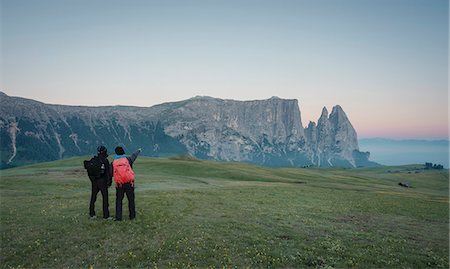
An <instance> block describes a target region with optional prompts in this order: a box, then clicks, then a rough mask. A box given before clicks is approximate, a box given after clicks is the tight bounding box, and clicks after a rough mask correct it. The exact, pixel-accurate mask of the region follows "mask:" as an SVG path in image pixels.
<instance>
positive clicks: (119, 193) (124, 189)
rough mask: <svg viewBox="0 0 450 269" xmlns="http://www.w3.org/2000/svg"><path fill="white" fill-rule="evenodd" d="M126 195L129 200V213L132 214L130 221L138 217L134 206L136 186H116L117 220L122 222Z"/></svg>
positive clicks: (129, 184)
mask: <svg viewBox="0 0 450 269" xmlns="http://www.w3.org/2000/svg"><path fill="white" fill-rule="evenodd" d="M124 194H126V195H127V199H128V211H129V212H130V219H134V218H135V217H136V209H135V204H134V186H132V185H131V183H126V184H122V185H120V186H116V220H122V200H123V196H124Z"/></svg>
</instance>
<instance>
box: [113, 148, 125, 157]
mask: <svg viewBox="0 0 450 269" xmlns="http://www.w3.org/2000/svg"><path fill="white" fill-rule="evenodd" d="M114 152H115V153H116V154H117V155H124V154H125V150H123V148H122V147H121V146H117V147H116V148H115V149H114Z"/></svg>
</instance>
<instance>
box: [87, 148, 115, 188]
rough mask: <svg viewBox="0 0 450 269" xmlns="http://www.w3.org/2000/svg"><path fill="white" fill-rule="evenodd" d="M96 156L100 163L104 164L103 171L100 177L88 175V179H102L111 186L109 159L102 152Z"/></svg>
mask: <svg viewBox="0 0 450 269" xmlns="http://www.w3.org/2000/svg"><path fill="white" fill-rule="evenodd" d="M97 156H98V158H99V159H100V161H101V162H102V164H104V165H105V173H104V174H103V175H102V176H101V177H100V178H94V177H91V176H89V179H90V180H91V181H92V182H94V181H97V180H104V181H105V183H106V184H107V185H108V186H111V183H112V170H111V165H110V164H109V160H108V158H107V157H108V156H105V155H103V154H98V155H97Z"/></svg>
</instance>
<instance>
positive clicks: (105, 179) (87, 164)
mask: <svg viewBox="0 0 450 269" xmlns="http://www.w3.org/2000/svg"><path fill="white" fill-rule="evenodd" d="M84 168H86V170H87V172H88V176H89V179H90V180H91V185H92V193H91V201H90V204H89V216H90V218H91V219H95V218H96V215H95V201H96V200H97V194H98V192H99V191H100V192H101V193H102V201H103V218H104V219H112V218H110V217H109V202H108V187H110V186H111V183H112V174H111V166H110V165H109V161H108V150H107V149H106V147H105V146H99V147H98V148H97V156H94V157H92V159H90V160H88V161H84Z"/></svg>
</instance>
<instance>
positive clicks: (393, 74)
mask: <svg viewBox="0 0 450 269" xmlns="http://www.w3.org/2000/svg"><path fill="white" fill-rule="evenodd" d="M448 14H449V4H448V1H446V0H433V1H429V0H396V1H392V0H340V1H336V0H320V1H317V0H311V1H301V0H286V1H275V0H272V1H264V0H248V1H237V0H230V1H210V0H201V1H200V0H193V1H181V0H179V1H170V0H169V1H166V0H164V1H162V0H161V1H143V0H134V1H119V0H111V1H100V0H77V1H61V0H39V1H17V0H3V1H2V2H1V26H2V32H1V46H2V47H1V54H2V55H1V61H0V62H1V64H2V72H1V78H0V89H1V90H2V91H4V92H6V93H7V94H8V95H11V96H21V97H26V98H31V99H35V100H40V101H43V102H46V103H56V104H70V105H115V104H121V105H137V106H152V105H155V104H159V103H163V102H170V101H177V100H183V99H188V98H190V97H193V96H196V95H202V96H213V97H218V98H224V99H236V100H252V99H266V98H270V97H271V96H279V97H281V98H291V99H298V100H299V106H300V109H301V111H302V123H303V125H304V126H306V125H307V124H308V121H310V120H311V121H316V122H317V119H318V118H319V116H320V112H321V110H322V107H323V106H326V107H327V108H328V110H331V108H332V107H333V106H334V105H337V104H339V105H341V106H342V107H343V109H344V110H345V111H346V113H347V115H348V117H349V119H350V120H351V122H352V124H353V125H354V127H355V129H356V131H357V132H358V135H359V137H360V138H365V137H366V138H367V137H391V138H427V139H430V138H434V139H436V138H439V139H448V100H449V99H448V45H449V44H448V30H449V26H448V25H449V21H448V19H449V15H448Z"/></svg>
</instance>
